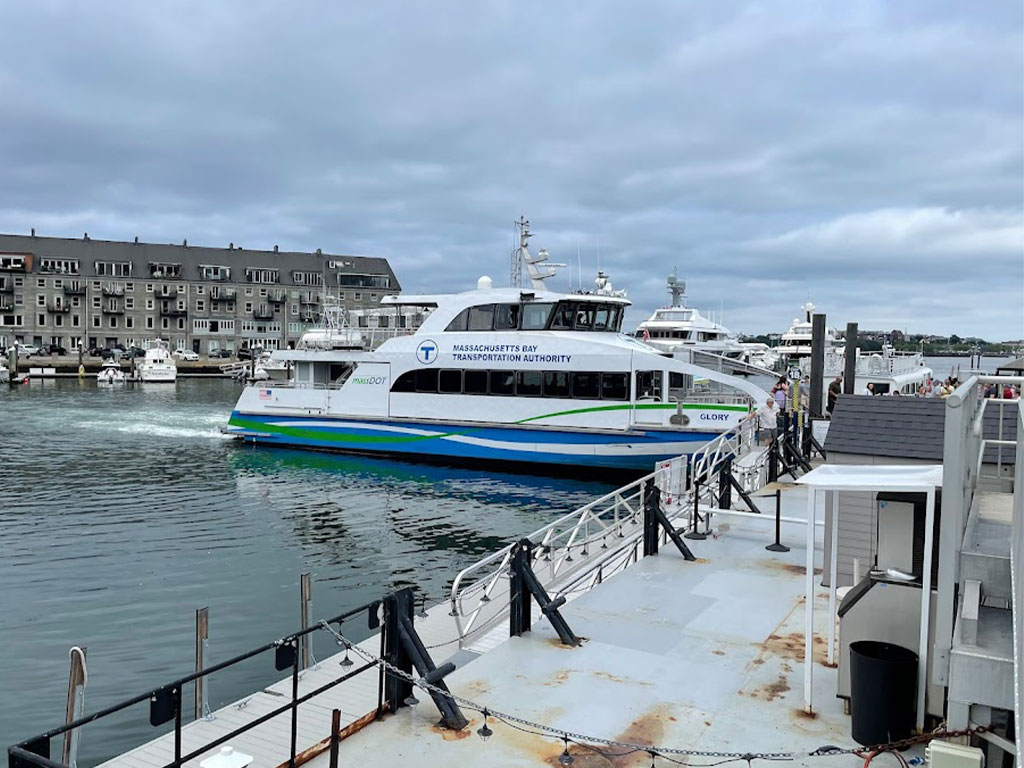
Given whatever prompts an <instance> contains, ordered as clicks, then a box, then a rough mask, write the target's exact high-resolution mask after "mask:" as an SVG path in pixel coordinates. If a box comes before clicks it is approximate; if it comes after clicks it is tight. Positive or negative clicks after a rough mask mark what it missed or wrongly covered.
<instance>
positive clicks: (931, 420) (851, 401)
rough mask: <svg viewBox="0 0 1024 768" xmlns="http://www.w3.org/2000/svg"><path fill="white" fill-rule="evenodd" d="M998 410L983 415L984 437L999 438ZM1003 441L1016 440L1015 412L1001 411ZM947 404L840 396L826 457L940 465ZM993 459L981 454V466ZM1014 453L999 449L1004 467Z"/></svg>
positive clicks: (990, 452) (989, 451)
mask: <svg viewBox="0 0 1024 768" xmlns="http://www.w3.org/2000/svg"><path fill="white" fill-rule="evenodd" d="M999 410H1000V409H999V408H998V407H992V406H989V407H987V408H986V409H985V420H984V436H985V437H986V438H989V439H994V438H996V437H997V436H998V434H999ZM1004 410H1005V411H1006V412H1005V413H1004V414H1003V439H1004V440H1015V439H1016V437H1017V421H1016V411H1015V409H1014V408H1012V407H1010V408H1005V409H1004ZM945 429H946V401H945V400H943V399H941V398H932V397H885V396H870V395H840V396H839V400H838V401H837V402H836V408H835V411H834V412H833V413H832V423H831V424H830V425H829V428H828V436H827V437H826V438H825V446H824V448H825V451H826V452H827V453H831V452H833V451H834V452H836V453H853V454H858V455H861V456H889V457H893V458H902V459H921V460H922V461H934V462H936V463H941V462H942V453H943V441H944V435H945ZM995 459H996V448H994V447H989V448H986V450H985V462H986V463H992V462H994V461H995ZM1013 460H1014V448H1012V447H1004V448H1003V462H1004V463H1010V464H1012V463H1013Z"/></svg>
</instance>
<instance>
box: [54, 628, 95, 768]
mask: <svg viewBox="0 0 1024 768" xmlns="http://www.w3.org/2000/svg"><path fill="white" fill-rule="evenodd" d="M68 655H69V656H70V657H71V673H70V675H69V677H68V702H67V710H66V712H65V715H64V724H65V725H67V724H68V723H71V722H74V721H75V720H77V719H78V718H80V717H81V716H82V715H84V714H85V683H86V680H87V679H88V677H89V675H88V672H87V671H86V668H85V648H80V647H79V646H77V645H76V646H75V647H74V648H72V649H71V650H70V651H69V652H68ZM78 735H79V734H78V729H77V728H76V729H75V730H73V731H67V732H66V733H65V734H64V746H63V748H62V750H61V761H62V762H63V763H64V765H70V766H72V768H74V765H75V761H76V760H77V755H78Z"/></svg>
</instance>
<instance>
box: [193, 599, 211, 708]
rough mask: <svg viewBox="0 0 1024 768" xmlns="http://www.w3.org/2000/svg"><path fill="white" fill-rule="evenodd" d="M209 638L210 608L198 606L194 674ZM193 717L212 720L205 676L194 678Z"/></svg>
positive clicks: (199, 666) (203, 658)
mask: <svg viewBox="0 0 1024 768" xmlns="http://www.w3.org/2000/svg"><path fill="white" fill-rule="evenodd" d="M209 640H210V609H209V607H204V608H199V609H197V610H196V674H197V675H198V674H199V673H200V672H202V671H203V668H204V666H203V665H204V664H205V658H206V646H207V645H208V644H209ZM195 711H196V714H195V719H196V720H199V719H200V718H203V719H208V720H213V714H212V713H211V712H210V705H209V704H208V703H207V698H206V677H205V676H202V677H197V678H196V688H195Z"/></svg>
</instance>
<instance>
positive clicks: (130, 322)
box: [124, 317, 135, 328]
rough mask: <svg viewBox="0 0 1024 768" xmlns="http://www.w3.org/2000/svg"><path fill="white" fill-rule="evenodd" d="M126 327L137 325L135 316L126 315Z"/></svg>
mask: <svg viewBox="0 0 1024 768" xmlns="http://www.w3.org/2000/svg"><path fill="white" fill-rule="evenodd" d="M124 327H125V328H134V327H135V318H132V317H126V318H125V319H124Z"/></svg>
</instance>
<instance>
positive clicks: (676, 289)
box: [668, 267, 686, 307]
mask: <svg viewBox="0 0 1024 768" xmlns="http://www.w3.org/2000/svg"><path fill="white" fill-rule="evenodd" d="M668 292H669V293H670V294H671V295H672V304H671V305H670V306H672V307H681V306H683V297H684V296H685V295H686V281H685V280H680V279H679V276H678V274H677V272H676V268H675V267H673V268H672V274H671V275H669V276H668Z"/></svg>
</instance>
